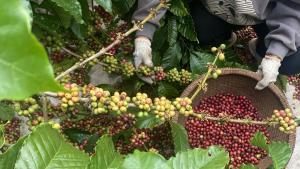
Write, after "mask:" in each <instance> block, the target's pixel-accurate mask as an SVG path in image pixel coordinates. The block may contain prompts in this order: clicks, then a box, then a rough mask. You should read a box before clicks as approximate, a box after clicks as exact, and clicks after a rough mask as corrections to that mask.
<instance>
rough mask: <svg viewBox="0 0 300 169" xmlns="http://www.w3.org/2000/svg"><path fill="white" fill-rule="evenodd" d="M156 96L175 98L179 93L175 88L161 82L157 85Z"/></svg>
mask: <svg viewBox="0 0 300 169" xmlns="http://www.w3.org/2000/svg"><path fill="white" fill-rule="evenodd" d="M157 91H158V92H157V93H158V96H161V97H162V96H165V97H175V96H178V94H179V91H178V90H177V88H176V87H174V86H173V85H171V84H169V83H166V82H162V83H159V84H158V89H157Z"/></svg>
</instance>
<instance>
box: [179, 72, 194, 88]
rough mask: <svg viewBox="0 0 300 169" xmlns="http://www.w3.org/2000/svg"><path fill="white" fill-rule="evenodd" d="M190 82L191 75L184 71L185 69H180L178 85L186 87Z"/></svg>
mask: <svg viewBox="0 0 300 169" xmlns="http://www.w3.org/2000/svg"><path fill="white" fill-rule="evenodd" d="M191 82H192V73H191V72H189V71H187V70H185V69H181V71H180V81H179V83H180V84H181V85H188V84H190V83H191Z"/></svg>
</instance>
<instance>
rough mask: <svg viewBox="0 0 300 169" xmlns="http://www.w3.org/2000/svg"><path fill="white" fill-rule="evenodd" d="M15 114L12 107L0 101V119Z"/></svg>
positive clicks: (8, 117) (9, 118)
mask: <svg viewBox="0 0 300 169" xmlns="http://www.w3.org/2000/svg"><path fill="white" fill-rule="evenodd" d="M14 115H15V111H14V108H13V107H12V106H10V105H8V104H6V103H4V102H0V120H11V119H12V118H13V117H14Z"/></svg>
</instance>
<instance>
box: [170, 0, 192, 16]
mask: <svg viewBox="0 0 300 169" xmlns="http://www.w3.org/2000/svg"><path fill="white" fill-rule="evenodd" d="M170 3H171V6H170V9H169V10H170V11H171V12H172V13H173V14H174V15H176V16H186V15H188V14H189V12H188V10H187V9H186V8H185V6H184V3H183V2H182V0H172V1H171V2H170Z"/></svg>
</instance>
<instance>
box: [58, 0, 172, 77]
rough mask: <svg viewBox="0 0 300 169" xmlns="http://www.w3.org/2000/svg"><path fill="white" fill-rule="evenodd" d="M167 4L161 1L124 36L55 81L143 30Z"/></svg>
mask: <svg viewBox="0 0 300 169" xmlns="http://www.w3.org/2000/svg"><path fill="white" fill-rule="evenodd" d="M167 6H168V5H167V3H166V0H161V2H160V3H159V5H158V6H157V7H156V8H155V9H153V10H151V11H150V13H149V15H148V16H147V17H146V18H145V19H144V20H142V21H141V22H138V23H136V24H134V26H133V27H132V28H131V29H129V30H128V31H127V32H125V33H124V34H121V35H119V36H118V37H117V39H116V40H115V41H113V42H112V43H111V44H110V45H108V46H107V47H105V48H102V49H101V50H100V51H99V52H98V53H96V54H95V55H93V56H91V57H89V58H87V59H85V60H84V61H82V62H77V63H76V64H75V65H73V66H72V67H70V68H69V69H67V70H66V71H64V72H63V73H61V74H60V75H58V76H57V77H56V78H55V79H56V80H59V79H61V78H62V77H64V76H66V75H68V74H69V73H71V72H72V71H74V70H76V69H78V68H80V67H82V66H84V65H85V64H86V63H88V62H89V61H91V60H93V59H95V58H98V57H100V56H102V55H103V54H105V53H107V52H108V51H109V50H110V49H111V48H113V47H114V46H116V45H118V44H119V43H121V41H122V40H123V39H124V38H125V37H127V36H129V35H130V34H132V33H133V32H135V31H137V30H140V29H142V28H143V25H144V24H145V23H146V22H148V21H149V20H151V19H153V18H155V17H156V13H157V12H158V11H159V10H160V9H161V8H167Z"/></svg>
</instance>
